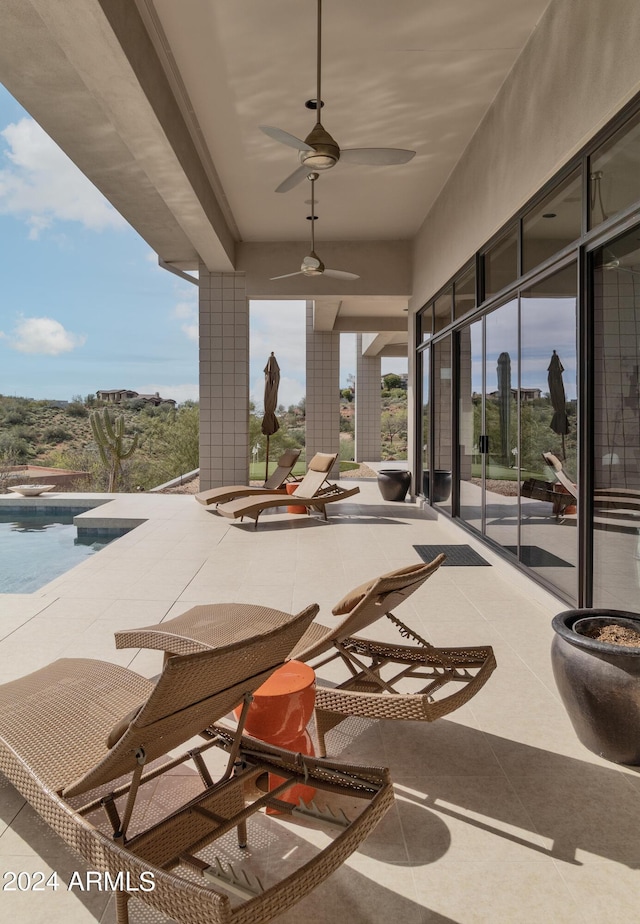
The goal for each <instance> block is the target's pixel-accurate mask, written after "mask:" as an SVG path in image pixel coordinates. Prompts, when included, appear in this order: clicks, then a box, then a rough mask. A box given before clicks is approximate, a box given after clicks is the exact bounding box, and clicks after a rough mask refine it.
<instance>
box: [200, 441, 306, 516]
mask: <svg viewBox="0 0 640 924" xmlns="http://www.w3.org/2000/svg"><path fill="white" fill-rule="evenodd" d="M300 452H301V450H300V449H287V450H286V451H285V452H283V453H282V455H281V456H280V458H279V459H278V467H277V468H276V470H275V472H273V473H272V474H271V475H269V477H268V478H267V480H266V481H265V483H264V485H263V487H259V486H257V485H255V486H252V485H243V484H234V485H231V486H230V487H226V488H211V489H210V490H209V491H200V493H199V494H196V495H195V499H196V500H197V501H198V502H199V503H200V504H204V505H205V507H208V506H209V505H210V504H215V505H217V504H224V503H226V502H227V501H230V500H233V498H234V497H249V496H250V495H252V494H264V493H265V492H270V491H277V490H278V488H281V487H282V485H283V484H284V483H285V482H286V481H288V480H289V478H291V472H292V471H293V467H294V465H295V464H296V462H297V461H298V458H299V457H300Z"/></svg>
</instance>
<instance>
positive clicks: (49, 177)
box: [0, 85, 406, 405]
mask: <svg viewBox="0 0 640 924" xmlns="http://www.w3.org/2000/svg"><path fill="white" fill-rule="evenodd" d="M0 248H1V251H2V290H1V293H0V394H2V395H16V396H20V397H28V398H54V399H62V400H69V399H70V398H71V397H73V396H75V395H82V396H85V395H87V394H90V393H94V392H96V391H97V390H98V389H106V388H131V389H134V390H135V391H138V392H141V393H149V392H151V393H153V392H156V391H158V392H160V394H161V395H162V396H163V397H168V398H174V399H175V400H177V401H178V402H181V401H184V400H187V399H193V400H197V397H198V316H197V288H196V286H194V285H191V284H189V283H187V282H183V281H182V280H181V279H180V278H179V277H177V276H175V275H173V274H172V273H169V272H167V271H166V270H163V269H160V267H159V266H158V263H157V255H156V254H155V253H154V252H153V251H152V250H151V249H150V248H149V246H148V245H147V244H146V243H145V242H144V241H143V240H142V238H140V237H139V235H138V234H137V233H136V232H135V231H134V230H133V229H132V228H131V227H129V225H128V224H127V223H126V222H125V221H124V219H123V218H122V217H121V216H120V215H119V214H118V212H116V211H115V210H114V209H113V208H112V206H111V205H110V204H109V203H108V202H107V201H106V199H105V198H104V197H103V196H102V195H101V193H99V192H98V190H97V189H96V188H95V187H94V186H93V185H92V184H91V183H90V182H89V181H88V180H87V179H86V178H85V177H84V176H83V175H82V173H80V171H79V170H78V169H77V168H76V167H75V166H74V165H73V163H72V162H71V161H70V160H69V159H68V158H67V156H66V155H65V154H64V153H63V152H62V151H61V150H60V149H59V148H58V147H57V145H55V144H54V142H53V141H52V140H51V139H50V138H49V137H48V136H47V135H46V134H45V133H44V132H43V131H42V129H41V128H40V127H39V126H38V124H37V123H36V122H35V121H34V120H33V119H32V118H31V117H30V116H29V115H28V114H27V113H26V112H25V111H24V109H22V107H21V106H20V105H19V104H18V103H17V102H16V101H15V100H14V99H13V97H11V96H10V95H9V93H7V91H6V90H5V89H4V88H3V87H2V86H1V85H0ZM304 319H305V311H304V302H253V303H252V305H251V367H250V388H251V395H252V397H253V398H254V399H255V400H256V402H257V403H258V404H260V403H261V400H262V390H263V383H264V376H263V373H262V370H263V368H264V365H265V363H266V359H267V357H268V355H269V353H270V352H271V350H275V353H276V357H277V359H278V362H279V364H280V367H281V370H282V379H281V386H280V400H281V402H282V403H283V404H285V405H289V404H292V403H295V402H297V401H298V400H299V399H300V398H301V397H303V395H304V393H305V370H304V355H305V348H304ZM283 327H284V328H286V330H287V338H286V343H283V338H282V330H283ZM390 362H391V361H383V364H384V366H385V368H384V369H383V372H387V371H392V369H390V368H386V367H387V366H388V364H389V363H390ZM391 366H392V368H393V371H405V370H406V361H398V360H395V361H394V362H391ZM354 369H355V336H354V335H343V336H342V338H341V384H342V385H345V384H346V380H347V376H348V375H349V374H350V373H353V372H354Z"/></svg>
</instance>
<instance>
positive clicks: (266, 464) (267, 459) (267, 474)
mask: <svg viewBox="0 0 640 924" xmlns="http://www.w3.org/2000/svg"><path fill="white" fill-rule="evenodd" d="M268 477H269V437H268V436H267V458H266V461H265V464H264V480H265V482H266V481H267V478H268Z"/></svg>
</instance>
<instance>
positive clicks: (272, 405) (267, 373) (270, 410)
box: [262, 353, 280, 481]
mask: <svg viewBox="0 0 640 924" xmlns="http://www.w3.org/2000/svg"><path fill="white" fill-rule="evenodd" d="M279 385H280V366H279V365H278V361H277V359H276V358H275V356H274V355H273V353H272V354H271V356H270V357H269V359H268V360H267V365H266V366H265V367H264V417H263V418H262V432H263V433H264V435H265V436H266V438H267V458H266V462H265V471H264V480H265V481H266V480H267V478H268V477H269V437H270V436H273V434H274V433H277V432H278V430H279V429H280V424H279V423H278V418H277V417H276V413H275V412H276V407H277V406H278V386H279Z"/></svg>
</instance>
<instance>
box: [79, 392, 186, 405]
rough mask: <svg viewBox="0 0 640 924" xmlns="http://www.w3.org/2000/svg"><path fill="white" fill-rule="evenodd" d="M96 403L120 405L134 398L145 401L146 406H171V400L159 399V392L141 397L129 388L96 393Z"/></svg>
mask: <svg viewBox="0 0 640 924" xmlns="http://www.w3.org/2000/svg"><path fill="white" fill-rule="evenodd" d="M96 398H97V399H98V401H106V403H107V404H122V403H123V402H124V401H132V400H133V399H134V398H138V399H139V400H142V401H145V402H146V403H147V404H153V405H154V406H155V407H157V406H158V405H159V404H173V405H175V403H176V402H175V401H174V400H173V398H161V397H160V394H159V392H156V393H155V394H154V395H141V394H139V393H138V392H137V391H131V389H129V388H108V389H104V390H102V391H97V392H96Z"/></svg>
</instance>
